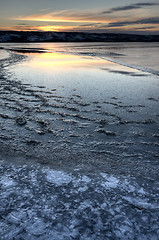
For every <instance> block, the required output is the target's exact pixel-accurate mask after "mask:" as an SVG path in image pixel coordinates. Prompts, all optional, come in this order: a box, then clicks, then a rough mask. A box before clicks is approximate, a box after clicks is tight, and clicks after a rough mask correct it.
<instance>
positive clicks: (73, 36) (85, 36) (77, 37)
mask: <svg viewBox="0 0 159 240" xmlns="http://www.w3.org/2000/svg"><path fill="white" fill-rule="evenodd" d="M0 42H159V35H137V34H116V33H82V32H19V31H0Z"/></svg>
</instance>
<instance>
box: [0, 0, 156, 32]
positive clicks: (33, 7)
mask: <svg viewBox="0 0 159 240" xmlns="http://www.w3.org/2000/svg"><path fill="white" fill-rule="evenodd" d="M0 30H16V31H58V32H59V31H60V32H63V31H65V32H66V31H67V32H77V31H78V32H96V33H101V32H115V33H139V34H142V33H143V34H159V0H120V1H119V0H78V1H77V0H0Z"/></svg>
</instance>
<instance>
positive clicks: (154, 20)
mask: <svg viewBox="0 0 159 240" xmlns="http://www.w3.org/2000/svg"><path fill="white" fill-rule="evenodd" d="M132 24H159V17H153V18H144V19H139V20H135V21H122V22H112V23H109V24H108V26H107V27H121V26H125V25H132Z"/></svg>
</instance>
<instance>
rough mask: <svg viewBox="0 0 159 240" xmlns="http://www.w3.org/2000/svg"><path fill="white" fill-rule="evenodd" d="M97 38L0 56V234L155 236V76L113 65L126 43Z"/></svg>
mask: <svg viewBox="0 0 159 240" xmlns="http://www.w3.org/2000/svg"><path fill="white" fill-rule="evenodd" d="M156 44H157V43H156ZM10 45H12V44H10ZM22 45H23V44H22ZM66 45H67V46H66ZM100 45H101V43H92V44H88V43H82V44H81V43H78V44H77V43H76V44H75V43H71V44H64V45H63V44H58V43H56V44H55V45H52V43H51V45H49V43H48V44H47V43H46V45H45V48H46V50H44V51H43V53H42V54H40V53H39V52H38V47H39V46H42V44H41V45H38V44H35V45H34V46H33V45H32V44H30V49H31V48H32V47H33V48H35V46H36V49H37V50H36V51H37V53H36V54H35V53H34V54H33V53H32V54H31V53H30V54H29V55H27V54H24V55H23V54H15V53H13V52H10V55H9V57H8V58H5V59H1V61H0V70H1V71H0V93H1V94H0V159H4V161H3V162H1V164H0V176H1V177H0V211H1V220H0V236H1V238H2V239H3V240H12V239H26V240H32V239H33V240H36V239H38V240H39V239H40V240H45V239H47V240H48V239H50V240H54V239H59V240H60V239H61V240H67V239H68V240H70V239H78V240H88V239H90V240H106V239H114V240H118V239H130V240H133V239H146V240H151V239H158V237H159V229H158V222H159V207H158V206H159V192H158V190H159V182H158V179H159V168H158V146H159V144H158V137H157V136H158V126H159V125H158V117H159V112H158V101H159V99H158V76H157V75H154V74H149V73H148V71H147V70H146V68H147V64H148V62H150V61H148V60H146V62H144V61H145V59H144V61H142V59H141V58H140V57H136V64H137V65H138V68H140V67H141V69H142V68H143V69H142V70H143V71H144V72H141V71H139V70H137V69H136V68H134V69H132V68H129V67H126V66H122V65H124V64H128V65H130V67H133V65H134V61H135V54H136V53H137V52H138V50H139V49H138V47H136V46H135V45H133V43H132V44H128V43H124V45H121V44H119V45H120V46H119V45H118V44H115V45H112V44H109V43H108V44H103V45H102V46H100ZM143 45H144V44H143ZM43 46H44V45H43ZM124 46H125V48H126V49H127V50H125V55H124V54H123V53H122V51H123V47H124ZM144 46H145V47H147V45H144ZM11 47H13V45H12V46H11ZM14 47H18V48H21V47H22V48H23V47H28V45H27V44H24V45H23V46H19V44H18V45H16V44H15V45H14ZM118 47H119V48H118ZM145 47H144V48H143V49H144V50H145ZM53 48H54V49H55V50H54V51H53ZM103 48H104V49H103ZM129 48H130V49H129ZM156 48H157V46H154V45H153V44H152V45H149V54H150V56H151V55H152V54H153V53H154V54H155V52H154V49H155V51H156ZM48 49H49V53H48ZM102 49H103V50H102ZM131 49H133V52H134V53H133V56H132V58H131V57H130V55H129V53H130V52H131ZM143 49H142V50H141V52H142V53H143V51H144V50H143ZM62 50H64V52H65V54H64V53H63V54H62V53H59V51H62ZM91 51H92V53H91ZM82 52H83V53H82ZM156 52H157V51H156ZM68 53H69V54H68ZM49 54H50V55H49ZM155 56H156V55H155ZM103 57H105V58H109V61H106V60H104V59H102V58H103ZM153 59H156V60H155V61H156V63H154V66H153V67H152V66H150V68H152V69H153V70H154V71H156V66H158V65H157V57H155V58H153V57H152V62H153ZM61 60H63V61H61ZM126 60H128V62H127V63H126V62H125V61H126ZM131 60H132V62H131ZM115 61H116V62H118V63H120V64H115V63H114V62H115ZM57 63H58V64H57Z"/></svg>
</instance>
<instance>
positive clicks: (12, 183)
mask: <svg viewBox="0 0 159 240" xmlns="http://www.w3.org/2000/svg"><path fill="white" fill-rule="evenodd" d="M0 183H1V184H2V188H10V187H14V186H15V185H16V183H15V181H13V180H12V179H11V178H9V177H7V176H3V177H2V178H1V180H0Z"/></svg>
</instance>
